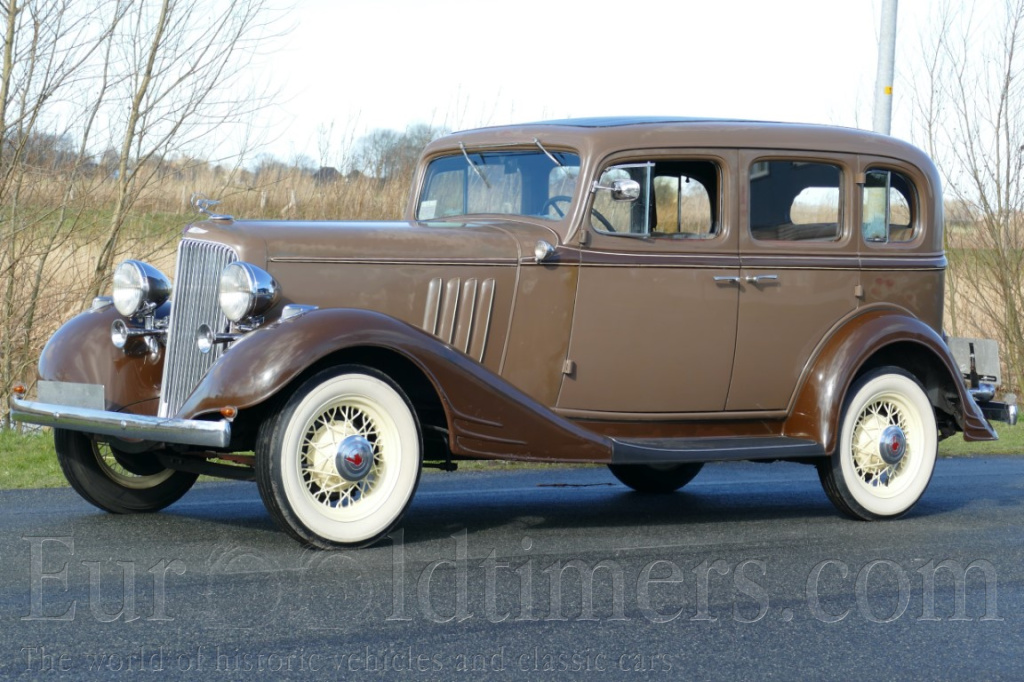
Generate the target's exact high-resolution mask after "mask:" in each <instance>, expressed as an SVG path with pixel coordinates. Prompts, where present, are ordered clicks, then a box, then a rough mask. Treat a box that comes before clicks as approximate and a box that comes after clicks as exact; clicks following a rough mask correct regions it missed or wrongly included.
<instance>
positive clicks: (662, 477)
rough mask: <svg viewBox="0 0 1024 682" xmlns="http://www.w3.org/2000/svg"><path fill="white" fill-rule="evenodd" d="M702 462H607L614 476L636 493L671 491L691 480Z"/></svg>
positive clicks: (700, 467)
mask: <svg viewBox="0 0 1024 682" xmlns="http://www.w3.org/2000/svg"><path fill="white" fill-rule="evenodd" d="M703 467H704V463H703V462H687V463H683V464H609V465H608V469H610V470H611V472H612V474H613V475H614V476H615V478H617V479H619V481H621V482H622V483H625V484H626V485H628V486H629V487H630V488H632V489H633V490H635V491H637V492H638V493H671V492H675V491H676V490H679V489H680V488H682V487H683V486H684V485H686V484H687V483H689V482H690V481H692V480H693V478H694V477H695V476H696V475H697V474H699V473H700V470H701V469H702V468H703Z"/></svg>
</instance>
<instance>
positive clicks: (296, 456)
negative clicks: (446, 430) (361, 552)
mask: <svg viewBox="0 0 1024 682" xmlns="http://www.w3.org/2000/svg"><path fill="white" fill-rule="evenodd" d="M421 452H422V446H421V437H420V430H419V423H418V421H417V419H416V415H415V413H414V412H413V409H412V407H411V405H410V403H409V401H408V399H407V398H406V396H405V394H404V393H403V392H402V391H401V389H400V388H399V387H398V386H397V384H395V383H394V382H393V381H391V379H389V378H388V377H387V376H385V375H384V374H382V373H380V372H378V371H376V370H374V369H372V368H369V367H363V366H360V365H346V366H341V367H338V368H333V369H328V370H324V371H322V372H320V373H319V374H317V375H315V376H313V377H312V378H310V379H309V380H308V381H307V382H306V383H304V384H303V385H302V386H300V387H299V389H298V390H297V391H296V392H295V393H294V394H293V395H292V396H291V397H290V398H289V399H288V400H287V401H286V402H285V404H284V406H283V407H282V409H281V410H280V411H279V412H278V413H277V414H276V415H275V416H274V417H273V418H272V419H270V420H268V421H267V422H265V423H264V424H263V426H262V427H261V429H260V436H259V439H258V443H257V450H256V481H257V483H258V484H259V488H260V495H261V496H262V497H263V500H264V503H265V504H266V505H267V509H268V510H269V511H270V512H271V515H272V516H273V517H274V519H275V520H276V521H277V522H278V524H279V525H281V526H282V527H283V528H284V529H285V530H286V531H288V532H289V533H290V534H291V535H292V536H294V537H296V538H298V539H299V540H302V541H303V542H306V543H308V544H310V545H313V546H316V547H323V548H331V547H341V546H361V545H366V544H371V543H373V542H375V541H377V540H378V539H380V538H381V537H383V536H384V535H386V534H387V533H388V532H389V531H390V530H391V528H393V527H394V525H395V524H397V523H398V521H399V520H400V519H401V516H402V514H403V513H404V512H405V509H406V507H407V506H408V504H409V502H410V501H411V499H412V496H413V493H414V492H415V489H416V486H417V484H418V483H419V474H420V464H421V459H422V454H421Z"/></svg>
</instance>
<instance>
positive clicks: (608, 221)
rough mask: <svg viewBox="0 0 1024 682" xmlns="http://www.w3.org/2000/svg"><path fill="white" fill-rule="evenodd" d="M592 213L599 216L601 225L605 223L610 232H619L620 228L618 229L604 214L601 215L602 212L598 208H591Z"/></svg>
mask: <svg viewBox="0 0 1024 682" xmlns="http://www.w3.org/2000/svg"><path fill="white" fill-rule="evenodd" d="M590 215H592V216H594V217H595V218H597V222H599V223H601V225H603V226H604V228H605V229H606V230H608V231H609V232H618V230H616V229H615V227H614V226H613V225H612V221H610V220H608V219H607V218H605V217H604V216H603V215H601V212H600V211H598V210H597V209H596V208H592V209H590Z"/></svg>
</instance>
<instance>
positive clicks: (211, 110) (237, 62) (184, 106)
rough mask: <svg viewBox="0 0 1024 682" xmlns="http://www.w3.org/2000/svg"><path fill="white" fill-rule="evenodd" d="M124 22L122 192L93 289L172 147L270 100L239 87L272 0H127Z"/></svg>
mask: <svg viewBox="0 0 1024 682" xmlns="http://www.w3.org/2000/svg"><path fill="white" fill-rule="evenodd" d="M129 1H130V2H131V6H130V8H129V15H130V16H129V18H128V20H126V21H124V22H122V24H121V25H122V27H124V30H123V31H121V32H117V33H115V35H114V41H115V42H114V50H115V56H116V57H117V59H118V62H117V63H118V65H119V67H120V69H121V70H122V72H123V73H126V74H127V75H128V77H127V78H126V79H125V80H124V81H123V82H122V83H123V90H122V92H121V97H120V98H117V99H115V101H116V102H118V103H119V104H120V103H123V104H125V105H126V106H122V107H119V108H117V109H115V110H114V111H123V112H124V114H123V116H122V117H117V116H116V115H115V116H113V117H112V120H113V122H114V124H115V126H116V129H117V130H119V131H120V139H119V141H118V144H117V146H116V149H117V150H118V151H117V154H118V167H117V171H116V177H115V183H116V199H115V201H114V206H113V213H112V215H111V218H110V225H109V228H108V230H107V233H106V237H105V239H104V241H103V245H102V247H101V250H100V253H99V256H98V258H97V260H96V267H95V270H94V272H93V277H92V283H91V287H90V290H91V292H92V293H93V294H97V293H99V292H100V291H101V290H102V288H103V287H104V285H105V283H106V280H107V278H108V277H109V275H110V272H111V269H112V266H113V263H114V260H115V258H116V257H117V255H118V245H119V240H120V237H121V233H122V230H123V229H124V226H125V222H126V220H127V218H128V216H129V214H130V212H131V209H132V206H133V205H134V204H135V202H136V201H137V200H138V199H139V197H140V196H141V194H142V193H143V192H144V191H145V190H146V187H147V186H148V185H149V183H150V182H151V181H152V180H153V179H154V177H155V176H156V175H157V172H158V170H159V165H160V160H161V159H162V158H165V157H167V156H169V155H170V154H171V153H172V152H175V151H180V150H191V149H192V148H194V147H195V146H196V145H197V144H198V142H199V141H200V140H201V139H203V138H206V137H208V136H210V135H211V134H212V133H214V131H216V130H217V129H218V128H221V127H223V126H225V125H226V124H229V123H233V122H236V121H240V120H242V119H244V118H245V117H246V116H248V115H249V114H251V113H252V112H253V111H254V110H258V109H260V108H262V107H264V106H265V105H266V103H267V100H266V96H265V95H263V94H260V93H256V92H253V91H249V92H242V90H241V89H240V88H241V87H242V84H241V77H242V75H243V73H244V70H245V67H246V66H247V65H248V64H249V63H250V60H251V58H252V56H253V55H254V54H255V53H256V51H257V49H258V45H259V43H260V41H262V40H264V39H265V38H267V34H268V29H269V24H268V22H267V18H266V17H267V14H268V8H267V6H266V0H219V1H216V0H210V1H207V2H199V1H198V0H156V1H147V0H129Z"/></svg>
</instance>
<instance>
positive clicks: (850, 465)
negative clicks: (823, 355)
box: [818, 367, 938, 521]
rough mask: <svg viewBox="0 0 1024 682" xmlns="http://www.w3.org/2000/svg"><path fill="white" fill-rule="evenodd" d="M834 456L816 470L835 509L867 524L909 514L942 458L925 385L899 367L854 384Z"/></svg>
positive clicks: (844, 407)
mask: <svg viewBox="0 0 1024 682" xmlns="http://www.w3.org/2000/svg"><path fill="white" fill-rule="evenodd" d="M839 428H840V431H839V442H838V444H837V446H836V451H835V453H834V454H833V455H832V457H831V458H829V459H828V460H824V461H822V462H821V463H820V464H819V466H818V474H819V476H820V478H821V483H822V487H823V488H824V489H825V493H826V494H827V495H828V497H829V499H830V500H831V501H832V502H833V504H835V505H836V507H837V508H838V509H839V510H840V511H842V512H844V513H846V514H847V515H849V516H852V517H854V518H858V519H864V520H868V521H871V520H878V519H885V518H894V517H897V516H900V515H902V514H904V513H906V512H907V511H908V510H909V509H910V508H911V507H913V506H914V504H916V503H917V501H918V500H919V499H920V498H921V495H923V494H924V491H925V489H926V488H927V487H928V483H929V481H931V477H932V471H933V470H934V468H935V458H936V454H937V452H938V429H937V427H936V422H935V412H934V410H933V408H932V405H931V403H930V402H929V400H928V396H927V395H926V394H925V392H924V389H923V388H922V387H921V384H920V383H919V382H918V381H917V379H915V378H914V377H913V376H911V375H910V374H908V373H907V372H905V371H903V370H901V369H899V368H896V367H883V368H880V369H876V370H873V371H871V372H869V373H867V374H865V375H864V376H863V377H861V378H860V379H858V380H857V381H856V382H854V384H853V386H852V387H851V388H850V391H849V393H848V394H847V398H846V400H845V402H844V406H843V413H842V417H841V419H840V427H839Z"/></svg>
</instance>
